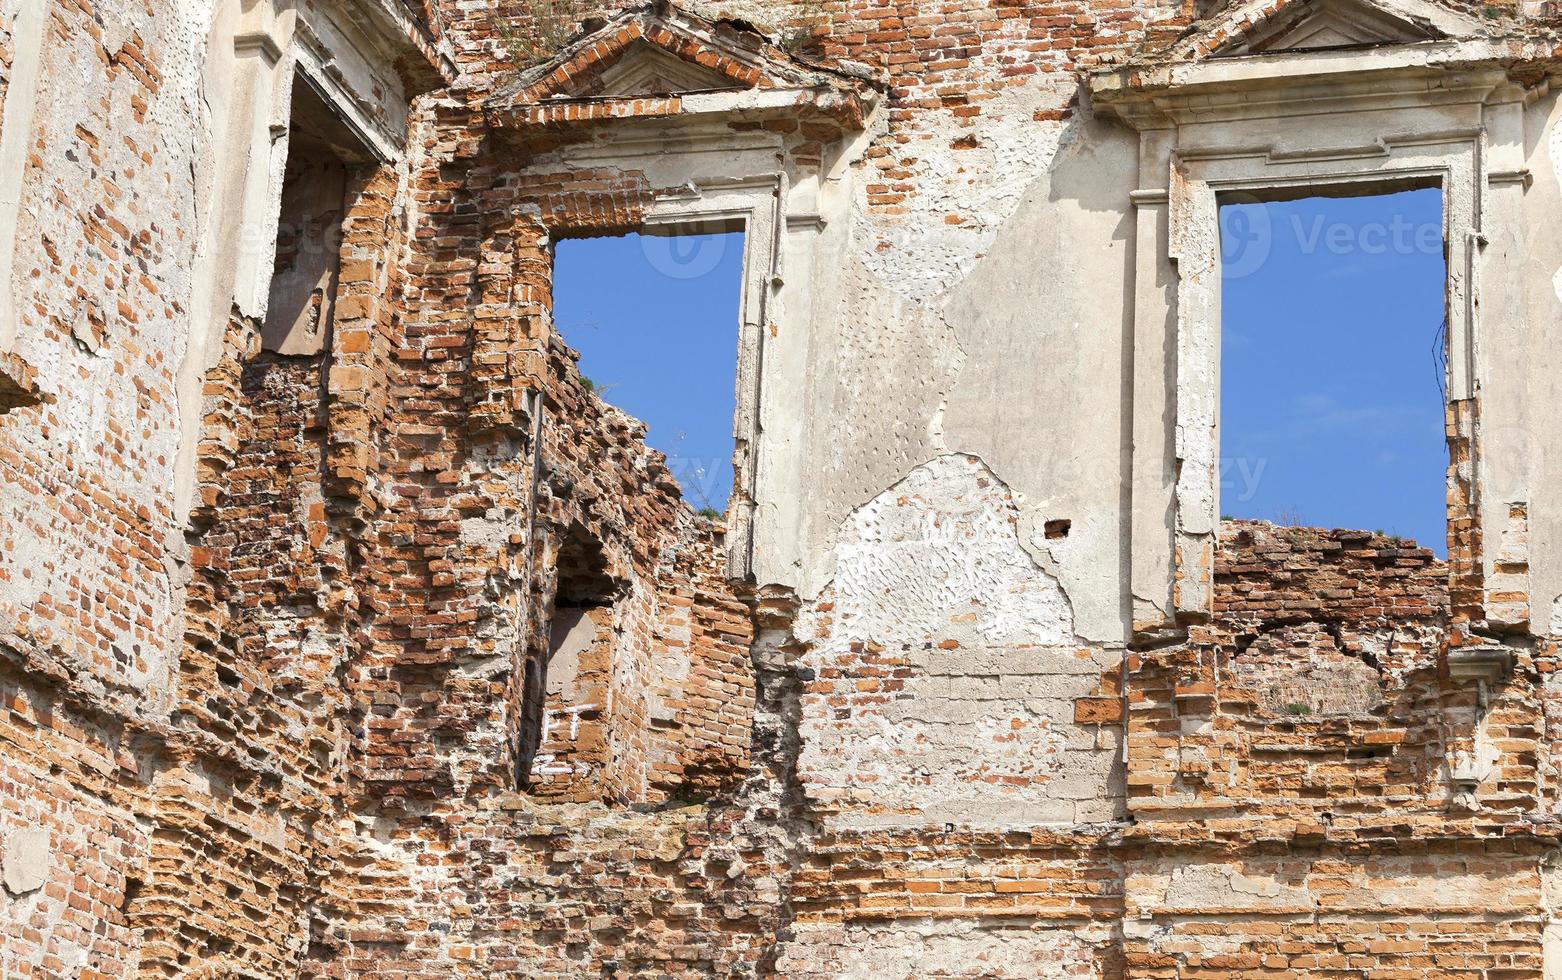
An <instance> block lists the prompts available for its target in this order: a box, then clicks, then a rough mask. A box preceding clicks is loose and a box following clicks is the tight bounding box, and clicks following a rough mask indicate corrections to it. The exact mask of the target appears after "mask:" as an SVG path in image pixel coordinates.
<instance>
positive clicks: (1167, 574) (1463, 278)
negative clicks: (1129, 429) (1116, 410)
mask: <svg viewBox="0 0 1562 980" xmlns="http://www.w3.org/2000/svg"><path fill="white" fill-rule="evenodd" d="M1502 50H1503V51H1506V52H1507V53H1508V54H1509V56H1511V54H1512V51H1511V50H1510V49H1507V48H1504V49H1502ZM1498 54H1499V49H1498V46H1497V45H1495V44H1487V43H1486V42H1469V41H1434V42H1422V43H1415V44H1406V45H1399V46H1387V47H1382V48H1373V49H1368V50H1351V51H1338V50H1320V51H1299V52H1295V53H1280V54H1269V55H1263V56H1236V57H1231V56H1225V57H1215V58H1210V59H1209V60H1206V61H1202V62H1196V63H1189V64H1177V65H1169V66H1166V65H1163V66H1158V67H1152V68H1129V69H1123V70H1119V71H1115V72H1112V73H1106V74H1101V75H1097V76H1096V77H1095V78H1093V79H1092V94H1093V96H1094V104H1095V106H1096V108H1097V110H1098V111H1105V112H1107V113H1110V114H1113V115H1116V116H1117V117H1118V118H1119V119H1121V120H1122V121H1123V122H1125V123H1127V124H1128V125H1129V126H1131V127H1133V128H1134V129H1135V130H1137V131H1138V133H1139V136H1140V158H1139V166H1140V174H1139V188H1138V189H1137V190H1136V191H1134V193H1133V195H1132V197H1133V204H1134V206H1135V209H1136V214H1137V241H1136V246H1135V270H1136V271H1135V292H1134V296H1135V314H1134V335H1135V341H1134V362H1133V371H1134V388H1133V390H1134V398H1133V410H1132V411H1133V434H1134V437H1133V464H1132V495H1133V507H1132V538H1131V542H1132V543H1131V547H1132V559H1131V561H1132V577H1131V583H1132V590H1133V592H1132V594H1133V613H1132V616H1133V628H1134V631H1135V633H1136V634H1137V635H1138V636H1139V637H1140V638H1141V639H1149V638H1153V637H1157V636H1168V635H1169V636H1175V635H1178V634H1179V633H1180V630H1181V628H1182V627H1183V625H1184V624H1186V623H1187V622H1196V621H1201V620H1203V619H1204V618H1205V617H1207V616H1208V615H1209V614H1210V613H1211V611H1212V601H1213V587H1212V580H1213V574H1214V559H1215V546H1216V541H1217V538H1218V529H1219V516H1220V513H1221V511H1220V499H1219V498H1220V487H1219V481H1220V464H1219V458H1218V457H1219V445H1220V438H1219V405H1220V342H1221V316H1220V284H1221V258H1220V244H1219V242H1220V232H1219V225H1218V208H1219V202H1220V199H1221V198H1222V196H1224V195H1231V194H1239V193H1240V194H1249V195H1256V196H1265V195H1272V196H1284V195H1286V194H1287V193H1300V192H1302V191H1305V190H1311V191H1316V192H1327V191H1331V190H1332V191H1340V190H1350V189H1359V190H1361V191H1362V192H1363V193H1376V192H1387V191H1393V190H1401V189H1406V188H1412V187H1427V186H1437V187H1439V188H1441V190H1442V193H1443V207H1444V229H1443V230H1444V241H1445V247H1446V250H1447V259H1448V278H1447V284H1446V310H1447V317H1448V355H1449V356H1448V396H1447V397H1448V404H1449V408H1450V410H1451V412H1450V418H1451V420H1452V425H1453V426H1454V427H1455V428H1456V429H1457V430H1458V431H1457V432H1451V434H1450V441H1451V443H1453V444H1458V443H1461V442H1462V444H1463V445H1465V446H1467V447H1468V449H1467V452H1465V453H1461V454H1459V456H1462V457H1463V458H1457V457H1456V463H1457V464H1458V468H1457V471H1456V472H1455V473H1454V474H1453V476H1454V477H1455V480H1454V481H1451V483H1453V482H1459V481H1463V484H1464V485H1465V486H1466V487H1468V493H1465V494H1462V495H1461V494H1456V493H1452V492H1451V493H1450V496H1449V518H1450V528H1451V529H1452V528H1453V527H1454V526H1455V522H1457V521H1460V520H1465V521H1475V522H1477V523H1476V525H1475V526H1476V527H1477V528H1478V526H1479V523H1478V522H1479V520H1480V505H1481V502H1480V487H1481V485H1482V480H1481V474H1482V460H1481V455H1480V431H1479V423H1478V412H1477V411H1475V409H1476V408H1477V406H1478V397H1479V393H1480V384H1481V377H1482V374H1481V322H1480V318H1481V302H1480V298H1481V295H1482V292H1483V291H1489V290H1509V291H1512V290H1517V288H1518V286H1519V283H1518V282H1517V281H1516V278H1517V277H1518V276H1519V275H1520V271H1519V268H1518V265H1517V264H1516V263H1504V262H1501V261H1488V260H1485V259H1484V258H1483V249H1484V247H1485V245H1486V241H1487V234H1488V231H1489V229H1491V228H1492V227H1494V226H1508V224H1509V223H1517V222H1518V221H1519V209H1520V206H1521V203H1522V197H1523V194H1524V188H1525V186H1526V182H1527V174H1526V172H1525V170H1524V166H1525V155H1524V123H1523V108H1524V105H1525V104H1526V101H1527V100H1529V99H1532V98H1533V97H1534V94H1535V93H1534V91H1532V90H1527V89H1525V88H1524V87H1522V86H1520V85H1518V84H1516V83H1514V82H1513V81H1512V80H1511V79H1510V77H1509V76H1508V74H1507V73H1506V72H1505V71H1504V70H1503V69H1501V68H1498V67H1495V60H1496V58H1497V56H1498ZM1472 60H1473V61H1475V62H1477V63H1476V64H1473V65H1472V64H1471V61H1472ZM1482 60H1484V61H1485V62H1486V64H1487V65H1491V67H1486V66H1483V65H1481V64H1480V63H1479V62H1480V61H1482ZM1460 497H1463V498H1466V499H1456V498H1460ZM1466 526H1468V525H1466ZM1467 537H1468V538H1469V540H1467V541H1466V545H1467V547H1466V548H1465V553H1464V554H1461V553H1460V549H1458V548H1456V549H1454V550H1453V561H1452V564H1453V569H1452V574H1453V579H1454V583H1455V586H1456V587H1457V586H1458V585H1459V583H1460V581H1461V578H1462V577H1463V578H1464V579H1465V580H1467V581H1475V582H1477V583H1478V582H1479V581H1480V574H1479V573H1480V570H1481V569H1482V568H1483V559H1482V555H1481V554H1480V547H1481V546H1480V535H1479V534H1478V533H1476V534H1474V535H1470V536H1467ZM1472 549H1473V550H1472ZM1472 572H1473V575H1472V574H1471V573H1472ZM1473 601H1474V602H1475V603H1476V604H1483V603H1484V601H1485V600H1484V596H1477V597H1476V598H1475V599H1474V600H1473Z"/></svg>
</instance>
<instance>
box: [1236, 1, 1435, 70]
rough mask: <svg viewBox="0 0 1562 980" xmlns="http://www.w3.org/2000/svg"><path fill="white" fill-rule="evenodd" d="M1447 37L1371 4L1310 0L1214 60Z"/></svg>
mask: <svg viewBox="0 0 1562 980" xmlns="http://www.w3.org/2000/svg"><path fill="white" fill-rule="evenodd" d="M1447 36H1448V35H1447V34H1446V33H1445V32H1444V31H1442V30H1439V29H1438V28H1437V27H1436V26H1434V25H1433V24H1432V23H1431V22H1430V21H1429V20H1427V19H1425V18H1417V17H1414V16H1413V15H1408V14H1405V13H1403V12H1401V13H1398V14H1396V13H1392V12H1390V11H1388V10H1386V9H1384V8H1383V7H1380V6H1378V5H1376V4H1374V3H1371V2H1369V0H1308V2H1305V3H1300V4H1291V5H1290V6H1288V7H1285V8H1283V9H1281V10H1280V11H1279V12H1277V13H1275V14H1273V15H1272V16H1270V17H1268V18H1265V19H1264V20H1261V21H1259V22H1257V23H1255V24H1253V25H1252V26H1251V27H1250V28H1249V29H1248V30H1246V31H1244V32H1243V33H1241V34H1238V35H1237V36H1235V37H1233V38H1232V39H1231V40H1230V42H1229V43H1227V44H1226V45H1224V46H1222V47H1221V48H1219V49H1217V50H1216V51H1215V52H1214V54H1215V56H1217V57H1220V56H1229V55H1244V54H1263V53H1267V52H1271V51H1274V52H1279V51H1316V50H1322V49H1328V48H1351V47H1360V46H1366V45H1376V44H1414V43H1416V42H1418V41H1432V40H1439V39H1442V38H1446V37H1447Z"/></svg>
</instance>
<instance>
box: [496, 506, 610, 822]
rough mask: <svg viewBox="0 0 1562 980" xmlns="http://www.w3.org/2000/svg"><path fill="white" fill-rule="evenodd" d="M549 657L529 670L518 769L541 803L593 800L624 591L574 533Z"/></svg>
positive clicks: (598, 550) (560, 562) (584, 535)
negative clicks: (558, 799)
mask: <svg viewBox="0 0 1562 980" xmlns="http://www.w3.org/2000/svg"><path fill="white" fill-rule="evenodd" d="M556 567H557V569H558V585H557V589H556V592H555V595H554V601H553V609H552V615H551V616H550V618H549V621H548V641H547V648H546V649H545V650H540V651H537V655H534V656H532V657H530V658H528V660H527V662H526V665H525V677H524V681H523V689H522V690H523V694H522V698H523V701H522V706H521V719H520V722H521V739H520V753H521V757H520V759H519V760H518V770H519V774H520V782H521V785H522V786H523V787H525V788H527V789H529V790H531V791H532V792H533V793H536V794H538V795H540V796H550V797H562V798H566V799H574V800H580V801H585V800H590V799H594V798H596V797H597V795H598V794H599V793H600V786H601V776H602V774H603V770H604V768H605V766H606V764H607V761H608V744H607V741H608V740H607V735H608V733H607V719H608V718H609V717H610V715H611V707H612V705H611V703H610V701H611V696H612V684H611V682H612V676H613V654H614V648H615V638H616V636H617V632H616V631H617V622H616V613H617V600H618V597H619V593H620V589H619V587H618V583H617V582H615V581H614V580H613V579H612V578H611V577H610V576H609V575H608V573H607V559H606V556H605V555H604V554H603V551H602V547H601V545H600V544H599V543H598V542H597V541H596V540H595V538H594V537H592V535H591V534H590V532H588V531H587V530H586V529H585V528H582V527H579V526H571V527H570V528H569V529H568V531H567V532H566V533H565V535H564V538H563V540H562V541H561V542H560V544H559V551H558V555H557V565H556Z"/></svg>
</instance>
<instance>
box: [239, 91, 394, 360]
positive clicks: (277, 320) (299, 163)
mask: <svg viewBox="0 0 1562 980" xmlns="http://www.w3.org/2000/svg"><path fill="white" fill-rule="evenodd" d="M292 99H293V101H292V116H291V118H290V120H289V125H288V150H287V166H286V169H285V171H284V173H283V179H282V207H281V212H280V214H279V216H278V220H277V251H276V263H275V265H274V266H273V269H272V275H271V292H270V297H269V299H268V301H267V305H266V322H265V325H264V327H263V328H262V330H261V346H262V347H264V348H265V349H266V350H268V351H275V352H276V353H279V354H318V353H320V352H321V351H322V350H324V349H325V347H326V345H327V343H328V338H329V336H330V330H331V320H332V316H333V314H334V308H335V301H336V288H337V274H338V272H339V269H340V265H341V250H342V218H343V216H344V214H345V213H346V211H347V209H348V206H349V204H350V202H349V201H348V187H349V184H350V177H351V175H352V169H353V168H354V167H355V166H358V165H360V164H365V163H367V162H368V161H369V159H370V157H369V153H368V150H367V148H366V147H365V146H364V145H363V144H362V143H361V142H360V141H359V140H358V138H357V137H356V136H355V135H354V134H353V133H352V132H351V131H350V130H349V129H348V127H347V125H346V124H345V123H344V122H342V121H341V119H340V118H338V117H337V116H336V114H335V113H333V112H332V111H331V109H330V108H329V106H328V104H327V103H326V102H325V101H324V100H323V99H322V98H321V97H320V96H319V95H318V94H316V92H315V90H314V88H313V86H311V85H310V84H309V83H308V82H307V81H306V80H305V78H304V77H303V76H302V75H299V76H296V77H295V80H294V83H293V96H292Z"/></svg>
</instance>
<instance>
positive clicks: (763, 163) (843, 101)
mask: <svg viewBox="0 0 1562 980" xmlns="http://www.w3.org/2000/svg"><path fill="white" fill-rule="evenodd" d="M724 31H728V28H725V27H722V26H721V25H718V24H713V23H712V22H708V21H705V20H703V19H701V18H698V17H696V16H693V15H690V14H686V13H683V12H679V11H671V12H670V13H669V14H668V15H667V16H666V18H663V17H660V16H656V15H654V14H653V15H647V14H634V15H630V16H628V17H625V18H622V19H620V20H619V21H617V22H614V23H611V24H608V25H607V26H605V27H604V28H602V29H601V30H599V31H598V32H596V33H595V34H592V35H589V36H587V37H585V38H583V39H581V40H579V41H577V42H576V43H575V44H573V45H572V46H571V47H570V48H568V49H566V50H565V51H564V52H561V54H560V55H559V57H558V58H556V59H555V60H554V61H553V62H550V63H548V64H546V65H542V66H539V67H538V68H536V69H534V70H532V71H531V72H528V73H525V74H523V75H522V76H521V77H520V78H518V79H517V81H516V82H515V83H514V84H513V85H511V86H509V87H508V88H506V89H504V90H502V91H501V92H500V93H499V94H498V95H497V96H496V98H495V99H494V100H493V101H492V102H490V104H489V105H488V107H487V117H488V121H489V123H490V125H492V126H493V127H494V128H495V129H497V130H499V131H501V132H503V133H505V134H506V135H507V137H508V138H510V139H513V140H515V141H518V142H521V143H525V142H527V141H528V140H530V139H533V138H542V139H545V140H547V141H548V142H550V143H553V144H555V148H553V149H549V150H547V151H545V152H543V153H541V154H539V155H537V156H535V157H533V158H532V159H531V160H530V161H529V162H528V168H527V169H529V170H532V171H535V172H537V173H550V174H551V173H560V172H572V171H588V172H589V171H601V170H609V171H614V172H618V173H626V174H639V175H641V176H642V177H643V180H644V182H645V185H646V186H647V187H649V188H650V189H652V202H651V204H650V205H649V207H648V208H647V209H646V210H645V212H644V213H643V214H642V215H640V216H639V228H638V230H639V231H641V232H642V233H646V234H676V233H680V232H701V231H704V232H708V231H711V230H712V229H727V230H739V229H741V230H742V231H743V232H744V255H743V287H742V290H741V294H740V295H741V300H740V310H739V327H738V346H737V358H738V366H737V378H738V380H737V410H736V413H735V416H734V419H733V435H734V439H735V443H736V447H737V448H736V455H735V458H734V460H733V463H734V467H733V468H734V472H735V474H736V476H735V481H736V482H735V486H734V492H733V495H732V499H731V503H730V504H729V506H728V510H727V533H726V541H727V571H728V574H729V575H731V576H733V577H735V578H740V577H747V576H749V575H750V574H751V573H753V572H754V569H755V565H754V553H755V544H756V541H755V539H756V521H755V515H756V512H757V510H758V508H759V507H760V506H761V505H762V504H763V503H765V502H766V501H768V500H773V499H776V498H777V497H780V496H790V495H799V494H801V493H802V492H803V487H802V486H801V480H802V474H801V473H800V472H798V467H796V466H795V464H792V463H791V458H790V457H789V456H784V455H783V453H784V452H785V451H786V449H787V447H789V446H796V445H797V444H799V442H800V441H801V439H802V435H803V433H802V431H801V428H800V414H799V413H797V412H795V411H792V412H785V411H777V410H776V407H777V406H779V404H780V400H782V399H789V398H793V397H795V392H794V391H792V390H789V389H788V388H787V387H786V385H785V383H784V382H785V379H789V378H791V379H795V378H798V377H801V376H802V375H803V372H804V359H805V355H806V351H807V343H808V336H807V335H808V330H809V325H810V324H811V323H812V322H813V320H814V315H813V302H814V299H813V289H812V283H813V282H814V279H815V275H816V273H815V261H816V256H817V255H818V254H819V253H820V243H821V239H822V238H823V237H824V236H826V234H827V233H844V231H845V229H844V228H840V229H832V230H830V231H829V232H827V222H826V221H825V219H824V217H823V216H822V214H821V196H823V195H829V194H832V193H834V186H835V185H837V184H838V183H839V182H840V180H841V175H842V171H843V169H844V168H845V166H846V165H847V162H848V161H849V160H850V159H852V158H853V156H854V155H856V154H858V153H860V145H859V144H860V143H861V141H862V134H863V132H864V131H865V130H866V128H867V118H868V116H869V115H870V114H871V112H872V110H873V108H874V106H875V105H876V101H877V99H876V96H875V95H874V93H873V92H872V91H871V90H870V89H869V87H868V86H867V85H864V84H862V83H861V80H859V79H851V78H846V77H843V76H840V75H835V74H831V73H825V72H820V71H818V70H815V69H812V68H809V67H806V66H801V65H798V64H796V63H794V62H792V61H790V60H789V58H788V57H787V56H785V55H784V53H781V52H779V51H777V50H775V49H773V48H772V47H771V46H769V45H768V44H767V43H766V42H764V41H763V40H762V39H760V38H758V36H757V35H749V34H740V35H738V36H727V35H725V34H724V33H723V32H724ZM689 59H698V61H699V63H698V65H694V64H692V63H690V60H689ZM677 60H681V61H682V63H681V64H680V63H676V61H677ZM689 85H694V86H700V87H699V88H698V89H687V88H685V87H684V86H689ZM766 122H777V123H787V124H789V125H774V126H767V125H764V123H766ZM790 124H798V125H790ZM801 128H811V130H812V132H813V134H814V135H813V138H814V139H816V140H821V142H820V143H814V144H813V149H811V150H809V151H808V152H807V153H796V152H794V149H795V147H796V146H797V144H798V143H799V142H803V143H805V144H806V143H809V142H811V141H808V140H800V139H799V136H798V130H799V129H801ZM788 130H790V132H789V131H788ZM831 133H834V134H839V135H838V136H836V137H835V138H834V139H831V138H829V136H827V135H826V136H821V135H819V134H831ZM561 140H563V145H557V144H558V143H559V142H560V141H561ZM821 148H822V149H821ZM579 230H580V229H578V228H572V227H570V226H569V225H568V224H563V225H559V226H555V227H551V228H550V229H549V232H550V234H551V235H552V237H554V238H555V239H557V238H564V237H568V236H569V235H571V234H572V233H575V232H578V231H579ZM761 546H763V545H761Z"/></svg>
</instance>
